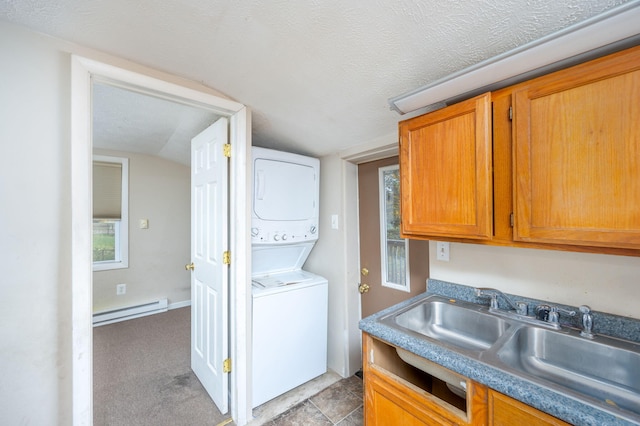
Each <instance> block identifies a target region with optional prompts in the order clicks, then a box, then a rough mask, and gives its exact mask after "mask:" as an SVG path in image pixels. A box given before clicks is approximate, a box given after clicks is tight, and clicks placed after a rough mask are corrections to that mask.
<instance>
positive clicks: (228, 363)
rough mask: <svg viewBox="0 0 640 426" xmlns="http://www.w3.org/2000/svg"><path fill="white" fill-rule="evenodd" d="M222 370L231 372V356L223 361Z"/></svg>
mask: <svg viewBox="0 0 640 426" xmlns="http://www.w3.org/2000/svg"><path fill="white" fill-rule="evenodd" d="M222 372H223V373H231V358H227V359H225V360H224V361H222Z"/></svg>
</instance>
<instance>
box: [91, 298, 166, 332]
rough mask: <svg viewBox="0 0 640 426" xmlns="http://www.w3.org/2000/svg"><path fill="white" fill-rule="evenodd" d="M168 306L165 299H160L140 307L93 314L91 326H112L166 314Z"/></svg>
mask: <svg viewBox="0 0 640 426" xmlns="http://www.w3.org/2000/svg"><path fill="white" fill-rule="evenodd" d="M168 306H169V304H168V300H167V299H160V300H156V301H155V302H150V303H144V304H141V305H135V306H129V307H126V308H119V309H113V310H110V311H104V312H98V313H95V314H93V326H94V327H98V326H100V325H107V324H113V323H114V322H119V321H125V320H130V319H133V318H140V317H144V316H147V315H153V314H159V313H161V312H167V310H168Z"/></svg>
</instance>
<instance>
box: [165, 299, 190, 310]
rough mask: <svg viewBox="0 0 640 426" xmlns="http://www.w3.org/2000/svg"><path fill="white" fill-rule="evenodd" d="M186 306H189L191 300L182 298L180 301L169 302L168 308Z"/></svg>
mask: <svg viewBox="0 0 640 426" xmlns="http://www.w3.org/2000/svg"><path fill="white" fill-rule="evenodd" d="M187 306H191V300H183V301H182V302H174V303H169V310H172V309H178V308H186V307H187Z"/></svg>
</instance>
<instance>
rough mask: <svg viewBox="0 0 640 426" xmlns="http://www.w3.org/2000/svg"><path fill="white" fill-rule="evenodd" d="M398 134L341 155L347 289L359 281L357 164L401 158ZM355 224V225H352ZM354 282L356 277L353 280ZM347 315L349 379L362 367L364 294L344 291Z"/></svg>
mask: <svg viewBox="0 0 640 426" xmlns="http://www.w3.org/2000/svg"><path fill="white" fill-rule="evenodd" d="M398 152H399V150H398V135H397V133H393V134H389V135H386V136H383V137H381V138H379V139H377V140H376V141H373V142H371V143H368V144H365V145H359V146H357V147H355V148H352V149H348V150H345V151H343V152H341V153H340V159H341V161H342V166H343V170H344V173H343V179H344V180H343V184H344V191H345V196H344V197H343V199H344V200H345V205H344V210H343V212H344V217H345V219H344V223H345V224H347V225H346V226H345V229H346V230H347V235H345V245H346V247H345V252H346V253H347V257H348V258H347V261H346V265H345V278H346V281H345V286H354V287H353V288H355V287H356V285H355V282H354V281H352V280H351V281H350V280H349V277H355V278H356V279H358V280H359V279H360V268H361V266H360V236H359V235H360V221H359V219H358V217H359V215H360V212H359V203H358V165H359V164H362V163H366V162H369V161H374V160H381V159H383V158H389V157H393V156H396V155H398ZM349 224H353V225H354V226H349ZM352 279H353V278H352ZM344 297H345V300H344V312H346V326H347V330H346V332H345V338H344V345H345V348H346V349H345V353H344V360H345V361H344V362H345V364H344V372H345V373H346V375H347V376H351V375H353V374H354V373H355V372H356V371H358V370H359V369H361V368H362V333H361V332H360V329H359V328H358V323H359V322H360V320H361V319H362V312H361V310H360V309H361V302H360V299H361V297H362V296H361V294H360V293H359V292H357V291H350V290H349V289H348V288H345V292H344Z"/></svg>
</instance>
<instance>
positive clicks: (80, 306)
mask: <svg viewBox="0 0 640 426" xmlns="http://www.w3.org/2000/svg"><path fill="white" fill-rule="evenodd" d="M146 71H147V74H146V75H145V74H140V73H136V72H132V71H129V70H125V69H122V68H117V67H114V66H111V65H107V64H103V63H99V62H96V61H93V60H89V59H86V58H82V57H78V56H75V55H74V56H72V96H71V106H72V114H71V115H72V126H71V139H72V140H71V173H72V178H71V181H72V206H71V210H72V222H73V228H72V322H73V325H72V334H73V336H72V341H73V343H72V356H73V361H72V366H73V370H72V375H73V419H74V420H73V421H74V424H91V423H92V421H93V418H92V417H93V409H92V407H93V406H92V404H93V392H92V368H93V367H92V359H93V349H92V314H93V291H92V282H93V280H92V268H91V264H92V256H91V222H92V221H91V211H92V208H91V194H92V189H91V168H92V151H93V144H92V132H91V129H92V111H91V110H92V108H91V106H92V84H93V83H94V82H103V83H108V84H111V85H114V86H119V87H123V88H127V89H128V90H131V91H134V92H138V93H146V94H149V95H152V96H155V97H159V98H163V99H170V100H173V101H175V102H178V103H181V104H186V105H191V106H194V107H198V108H202V109H205V110H208V111H211V112H213V113H215V114H218V115H220V116H224V117H228V118H229V122H230V126H229V129H230V144H231V146H232V147H233V153H234V155H233V156H232V158H231V161H230V174H229V182H230V187H231V194H232V196H231V198H230V206H231V208H230V210H231V217H233V218H234V221H233V223H232V224H231V225H230V229H229V232H230V235H231V241H232V246H231V250H232V251H233V252H234V260H235V263H234V264H233V265H231V266H230V277H231V279H232V280H233V281H234V282H246V283H249V282H250V281H249V279H248V278H249V277H250V270H251V265H250V251H249V250H250V240H249V235H248V233H247V229H249V228H250V227H249V223H250V217H248V215H247V211H248V210H247V208H246V206H247V205H248V204H247V203H248V202H250V197H249V195H248V191H247V187H248V184H247V173H248V172H250V170H249V171H247V169H246V158H247V153H248V152H250V146H251V141H250V131H249V128H250V125H249V114H248V111H247V109H246V108H245V107H244V106H243V105H241V104H238V103H236V102H233V101H229V100H227V99H223V98H220V97H218V96H216V95H213V94H211V93H207V92H206V89H205V88H201V89H200V90H198V89H193V88H190V87H186V86H183V85H181V84H176V83H172V82H171V80H176V79H175V78H173V77H172V76H167V75H161V76H160V77H159V78H156V77H152V76H151V75H158V74H159V73H157V72H154V71H152V70H146ZM230 291H231V297H232V300H235V301H236V303H234V304H233V305H232V306H231V309H230V317H229V320H230V330H231V340H232V342H233V344H232V345H231V347H230V350H231V353H232V356H233V357H234V358H235V360H236V362H235V363H234V365H235V367H236V368H235V370H234V371H233V372H232V373H231V380H230V381H231V386H230V400H231V411H232V416H233V418H234V419H235V420H236V423H238V424H245V423H246V421H247V419H248V418H249V416H250V409H249V408H248V406H249V405H250V404H249V403H248V402H247V401H246V398H244V397H243V393H242V392H238V390H237V389H238V387H240V388H242V389H246V388H247V385H248V383H250V377H249V374H248V372H247V369H246V367H245V366H246V365H247V364H248V362H247V358H248V353H249V352H248V351H247V341H246V338H245V336H246V335H247V334H248V333H247V332H246V331H247V330H248V322H249V321H248V315H250V313H249V312H250V310H249V309H248V308H249V303H250V299H249V298H248V297H247V294H249V295H250V293H248V292H247V288H246V287H245V286H234V288H231V289H230Z"/></svg>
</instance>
